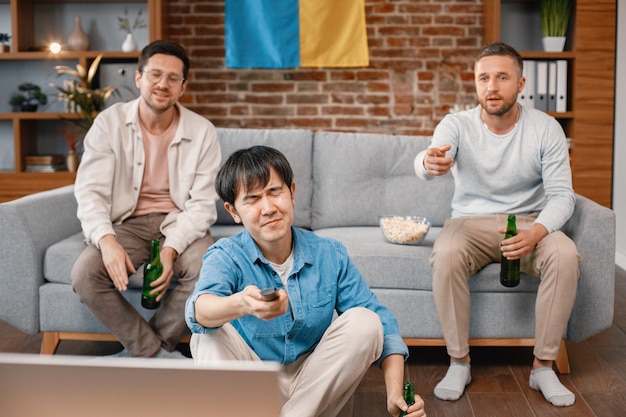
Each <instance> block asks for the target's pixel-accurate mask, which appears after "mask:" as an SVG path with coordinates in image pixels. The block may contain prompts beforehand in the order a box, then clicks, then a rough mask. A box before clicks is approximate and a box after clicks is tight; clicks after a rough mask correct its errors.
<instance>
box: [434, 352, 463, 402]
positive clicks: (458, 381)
mask: <svg viewBox="0 0 626 417" xmlns="http://www.w3.org/2000/svg"><path fill="white" fill-rule="evenodd" d="M470 382H472V375H471V374H470V365H469V364H468V363H464V362H452V363H451V364H450V367H449V368H448V372H446V376H444V377H443V379H442V380H441V381H440V382H439V383H438V384H437V386H436V387H435V397H437V398H439V399H440V400H446V401H456V400H458V399H459V398H461V395H463V391H465V386H466V385H467V384H469V383H470Z"/></svg>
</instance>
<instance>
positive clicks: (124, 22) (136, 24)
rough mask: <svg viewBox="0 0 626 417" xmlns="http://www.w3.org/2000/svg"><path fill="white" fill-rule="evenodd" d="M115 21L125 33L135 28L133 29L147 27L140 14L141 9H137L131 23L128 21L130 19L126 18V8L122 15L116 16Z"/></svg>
mask: <svg viewBox="0 0 626 417" xmlns="http://www.w3.org/2000/svg"><path fill="white" fill-rule="evenodd" d="M117 21H118V23H119V28H120V30H121V31H124V32H126V33H133V30H135V29H143V28H147V27H148V25H147V24H146V22H145V21H144V20H143V16H142V11H141V10H139V11H138V12H137V17H135V20H134V21H133V24H132V25H131V23H130V19H129V18H128V9H127V8H125V9H124V17H118V18H117Z"/></svg>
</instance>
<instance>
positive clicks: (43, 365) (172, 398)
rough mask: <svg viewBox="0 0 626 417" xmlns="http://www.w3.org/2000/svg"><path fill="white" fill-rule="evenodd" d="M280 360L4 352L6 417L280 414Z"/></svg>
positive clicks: (2, 405)
mask: <svg viewBox="0 0 626 417" xmlns="http://www.w3.org/2000/svg"><path fill="white" fill-rule="evenodd" d="M280 372H281V366H280V364H278V363H268V362H240V361H220V362H214V363H207V364H202V365H198V364H194V362H193V361H191V360H189V361H185V360H175V359H171V360H170V359H147V358H94V357H85V356H80V357H79V356H62V355H56V356H47V355H34V354H10V353H9V354H0V416H7V417H9V416H10V417H87V416H89V417H126V416H128V417H144V416H146V417H178V416H180V417H196V416H197V417H200V416H202V417H226V416H236V415H241V416H244V415H249V416H255V417H278V416H279V414H280V408H281V406H282V404H283V399H282V395H281V392H280V385H279V377H280Z"/></svg>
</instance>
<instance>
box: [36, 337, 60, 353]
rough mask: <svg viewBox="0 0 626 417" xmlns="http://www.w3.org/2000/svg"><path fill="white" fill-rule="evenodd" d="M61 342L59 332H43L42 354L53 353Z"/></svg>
mask: <svg viewBox="0 0 626 417" xmlns="http://www.w3.org/2000/svg"><path fill="white" fill-rule="evenodd" d="M60 342H61V335H60V334H59V332H43V339H42V340H41V351H40V352H39V353H40V354H42V355H54V353H55V352H56V351H57V348H58V347H59V343H60Z"/></svg>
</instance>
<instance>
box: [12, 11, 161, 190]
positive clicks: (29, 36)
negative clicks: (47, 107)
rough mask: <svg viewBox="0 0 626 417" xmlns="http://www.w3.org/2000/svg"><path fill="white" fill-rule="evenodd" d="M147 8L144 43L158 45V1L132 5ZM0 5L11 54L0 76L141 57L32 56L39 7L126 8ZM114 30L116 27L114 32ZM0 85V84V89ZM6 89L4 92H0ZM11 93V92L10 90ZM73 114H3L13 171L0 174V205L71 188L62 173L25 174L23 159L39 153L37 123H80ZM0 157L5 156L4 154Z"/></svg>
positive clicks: (119, 53) (117, 53) (67, 175)
mask: <svg viewBox="0 0 626 417" xmlns="http://www.w3.org/2000/svg"><path fill="white" fill-rule="evenodd" d="M144 1H145V4H146V9H147V13H146V14H145V21H146V22H147V23H148V38H149V40H150V41H153V40H156V39H159V38H161V37H162V33H163V0H132V3H144ZM0 3H4V4H7V3H8V4H9V9H10V13H11V52H5V53H0V71H2V67H3V65H4V64H8V63H16V62H17V63H19V62H24V61H33V62H49V63H50V67H51V68H52V67H54V65H57V64H56V61H63V62H64V63H66V62H68V61H70V62H72V63H73V65H75V64H81V65H83V66H84V67H88V66H89V65H90V64H91V62H92V61H93V60H94V59H95V58H96V57H97V56H98V55H99V54H102V55H103V61H102V62H103V63H106V62H109V63H111V62H113V63H114V62H129V61H136V60H137V59H138V58H139V55H140V52H139V51H135V52H123V51H121V50H119V51H115V50H113V51H112V50H107V51H98V50H87V51H65V50H64V51H61V52H60V53H58V54H52V53H51V52H48V51H41V50H34V49H37V48H36V47H35V42H36V41H35V38H36V36H35V29H34V28H35V24H34V22H35V13H36V6H37V5H38V4H40V3H52V4H59V5H60V6H63V5H66V4H71V3H74V4H81V5H83V7H85V6H86V7H89V5H94V6H96V5H98V6H99V7H102V6H103V5H105V6H106V7H112V8H116V10H117V9H119V8H120V6H121V7H122V8H121V10H124V9H123V6H124V5H125V4H126V3H127V2H124V1H107V0H45V1H44V0H0ZM114 29H115V30H117V28H116V27H114ZM1 84H2V80H0V85H1ZM4 87H6V86H4ZM11 87H14V86H11ZM79 117H80V115H79V114H78V113H58V112H43V111H40V112H32V113H23V112H5V113H0V123H7V122H10V123H11V129H12V131H13V155H14V168H13V169H11V170H0V202H3V201H8V200H12V199H15V198H18V197H22V196H24V195H28V194H32V193H34V192H39V191H44V190H48V189H52V188H56V187H60V186H63V185H68V184H72V183H73V182H74V180H75V177H76V176H75V174H74V173H70V172H67V171H64V172H54V173H35V172H25V171H24V158H25V156H26V155H33V154H37V153H38V149H37V148H38V144H37V143H38V142H37V130H38V129H37V125H38V123H52V124H56V123H58V124H59V126H61V124H62V123H66V122H65V121H64V119H71V118H79ZM3 152H4V151H3Z"/></svg>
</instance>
